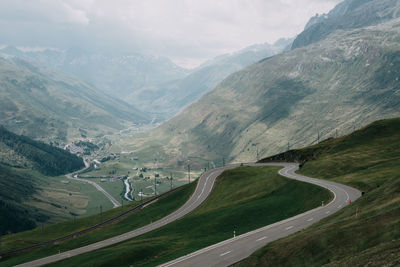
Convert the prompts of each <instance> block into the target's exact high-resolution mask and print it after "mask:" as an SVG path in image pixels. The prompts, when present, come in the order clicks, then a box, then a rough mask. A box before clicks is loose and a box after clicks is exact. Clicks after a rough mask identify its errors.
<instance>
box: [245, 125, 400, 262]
mask: <svg viewBox="0 0 400 267" xmlns="http://www.w3.org/2000/svg"><path fill="white" fill-rule="evenodd" d="M285 157H286V158H289V159H290V160H293V159H297V160H300V161H302V162H303V163H304V165H303V167H302V168H301V169H300V173H303V174H305V175H308V176H313V177H319V178H324V179H328V180H333V181H337V182H340V183H344V184H348V185H351V186H354V187H357V188H359V189H360V190H362V191H364V192H365V194H364V196H363V197H362V198H360V199H359V200H357V201H356V202H354V203H352V205H350V206H348V207H346V208H345V209H343V210H341V211H339V212H337V213H335V214H334V215H332V216H330V217H328V218H326V219H324V220H322V221H321V222H319V223H318V224H316V225H314V226H312V227H310V228H308V229H306V230H304V231H302V232H300V233H297V234H294V235H292V236H289V237H288V238H284V239H282V240H279V241H276V242H273V243H271V244H269V245H267V246H266V247H265V248H263V249H261V250H259V251H258V252H256V253H255V254H253V255H252V256H251V257H250V258H249V259H248V260H246V261H244V262H243V263H241V264H239V266H261V265H262V266H293V265H296V266H366V265H369V266H396V265H398V264H399V263H400V249H399V248H400V198H399V195H400V194H399V193H400V119H391V120H383V121H377V122H375V123H373V124H371V125H368V126H367V127H365V128H363V129H361V130H359V131H356V132H354V133H352V134H351V135H348V136H344V137H341V138H338V139H332V140H328V141H325V142H322V143H320V144H318V145H315V146H312V147H309V148H304V149H300V150H293V151H289V152H287V153H285V155H283V154H281V155H277V156H275V157H272V158H268V159H265V160H263V161H269V160H276V159H282V158H285Z"/></svg>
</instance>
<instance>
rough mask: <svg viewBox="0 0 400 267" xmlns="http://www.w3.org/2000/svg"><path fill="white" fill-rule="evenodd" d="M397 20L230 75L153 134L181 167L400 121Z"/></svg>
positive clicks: (249, 157)
mask: <svg viewBox="0 0 400 267" xmlns="http://www.w3.org/2000/svg"><path fill="white" fill-rule="evenodd" d="M399 22H400V20H399V19H394V20H391V21H389V22H386V23H383V24H379V25H377V26H371V27H367V28H361V29H354V30H347V31H337V32H335V33H333V34H331V35H330V36H329V37H327V38H326V39H324V40H323V41H320V42H318V43H314V44H311V45H309V46H306V47H304V48H299V49H295V50H292V51H290V52H287V53H283V54H280V55H277V56H274V57H272V58H268V59H266V60H263V61H262V62H259V63H257V64H255V65H252V66H250V67H248V68H246V69H245V70H243V71H240V72H237V73H235V74H232V75H231V76H229V77H228V78H227V79H225V80H224V81H223V82H222V83H220V84H219V85H218V86H217V87H216V88H215V89H214V90H213V91H211V92H210V93H208V94H207V95H205V96H204V97H203V98H201V99H200V100H199V101H198V102H196V103H194V104H192V105H191V106H189V107H188V108H187V109H185V110H184V111H183V112H182V113H180V114H179V115H178V116H176V117H175V118H173V119H171V120H170V121H168V122H166V123H165V124H164V125H162V126H161V127H160V128H159V129H157V130H156V131H154V132H153V134H152V135H151V137H150V139H149V141H148V142H147V144H146V143H145V141H144V142H143V143H144V144H140V143H139V142H137V143H136V148H137V149H138V150H139V149H143V151H146V149H147V148H148V147H152V148H153V149H154V147H155V146H160V147H159V148H158V149H159V150H164V151H166V154H167V155H171V156H170V157H171V158H175V159H180V160H184V159H185V158H187V157H197V158H202V159H204V160H219V161H220V160H221V159H222V158H223V157H224V158H225V159H226V161H238V162H241V161H255V160H256V154H257V150H258V152H259V155H260V157H262V156H266V155H272V154H274V153H279V152H281V151H284V150H287V147H288V144H289V146H290V147H291V148H294V147H304V146H307V145H310V144H313V143H316V142H317V140H318V136H319V138H320V140H323V139H326V138H328V137H332V136H335V135H336V134H338V135H343V134H346V133H349V132H351V131H353V130H354V129H358V128H361V127H362V126H364V125H367V124H368V123H370V122H372V121H375V120H378V119H382V118H391V117H396V116H400V94H399V90H400V87H399V83H398V79H399V77H400V72H399V70H400V42H399V41H398V40H399V38H400V23H399Z"/></svg>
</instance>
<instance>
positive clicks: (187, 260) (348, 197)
mask: <svg viewBox="0 0 400 267" xmlns="http://www.w3.org/2000/svg"><path fill="white" fill-rule="evenodd" d="M263 165H271V166H277V165H278V166H283V167H284V168H283V169H281V170H280V171H279V174H280V175H282V176H285V177H288V178H290V179H295V180H299V181H302V182H307V183H311V184H315V185H318V186H321V187H324V188H326V189H328V190H330V191H331V192H332V193H333V195H334V198H333V200H332V201H331V202H330V203H328V204H327V205H325V206H321V207H318V208H316V209H313V210H310V211H307V212H305V213H302V214H299V215H297V216H294V217H292V218H289V219H286V220H283V221H280V222H277V223H274V224H271V225H268V226H265V227H263V228H259V229H257V230H254V231H251V232H248V233H245V234H243V235H240V236H236V237H232V238H231V239H228V240H225V241H223V242H220V243H218V244H215V245H212V246H209V247H206V248H204V249H201V250H198V251H196V252H193V253H191V254H188V255H186V256H183V257H180V258H178V259H176V260H173V261H170V262H168V263H165V264H163V265H161V266H163V267H168V266H191V267H194V266H230V265H232V264H234V263H236V262H239V261H241V260H243V259H245V258H247V257H249V256H250V255H251V254H252V253H253V252H255V251H256V250H257V249H259V248H261V247H263V246H265V245H266V244H268V243H269V242H272V241H274V240H277V239H280V238H283V237H286V236H288V235H290V234H293V233H295V232H298V231H300V230H302V229H304V228H306V227H309V226H310V225H312V224H314V223H316V222H318V221H319V220H321V219H323V218H325V217H327V216H329V215H331V214H333V213H335V212H336V211H338V210H340V209H341V208H343V207H345V206H346V205H349V204H350V203H351V201H354V200H356V199H357V198H359V197H360V196H361V192H360V191H358V190H356V189H354V188H352V187H349V186H346V185H342V184H338V183H335V182H330V181H325V180H319V179H314V178H309V177H306V176H303V175H299V174H296V173H295V171H296V170H298V168H299V167H298V165H297V164H288V163H283V164H279V163H278V164H276V163H272V164H263ZM310 197H312V196H310Z"/></svg>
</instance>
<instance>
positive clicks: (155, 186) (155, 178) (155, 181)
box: [154, 175, 157, 196]
mask: <svg viewBox="0 0 400 267" xmlns="http://www.w3.org/2000/svg"><path fill="white" fill-rule="evenodd" d="M154 195H155V196H157V177H156V175H154Z"/></svg>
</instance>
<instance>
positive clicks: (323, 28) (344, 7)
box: [292, 0, 400, 49]
mask: <svg viewBox="0 0 400 267" xmlns="http://www.w3.org/2000/svg"><path fill="white" fill-rule="evenodd" d="M399 16H400V1H398V0H345V1H343V2H342V3H340V4H338V5H337V6H336V7H335V8H334V9H333V10H332V11H330V12H329V13H328V14H324V15H322V16H318V15H317V16H316V17H313V18H311V20H310V21H309V22H308V24H307V25H306V28H305V30H304V31H303V32H302V33H301V34H299V35H298V36H297V37H296V39H295V40H294V41H293V45H292V49H295V48H299V47H303V46H307V45H309V44H312V43H315V42H318V41H320V40H323V39H324V38H326V37H327V36H328V35H329V34H331V33H333V32H334V31H336V30H347V29H355V28H360V27H365V26H371V25H376V24H379V23H382V22H385V21H388V20H391V19H393V18H398V17H399Z"/></svg>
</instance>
